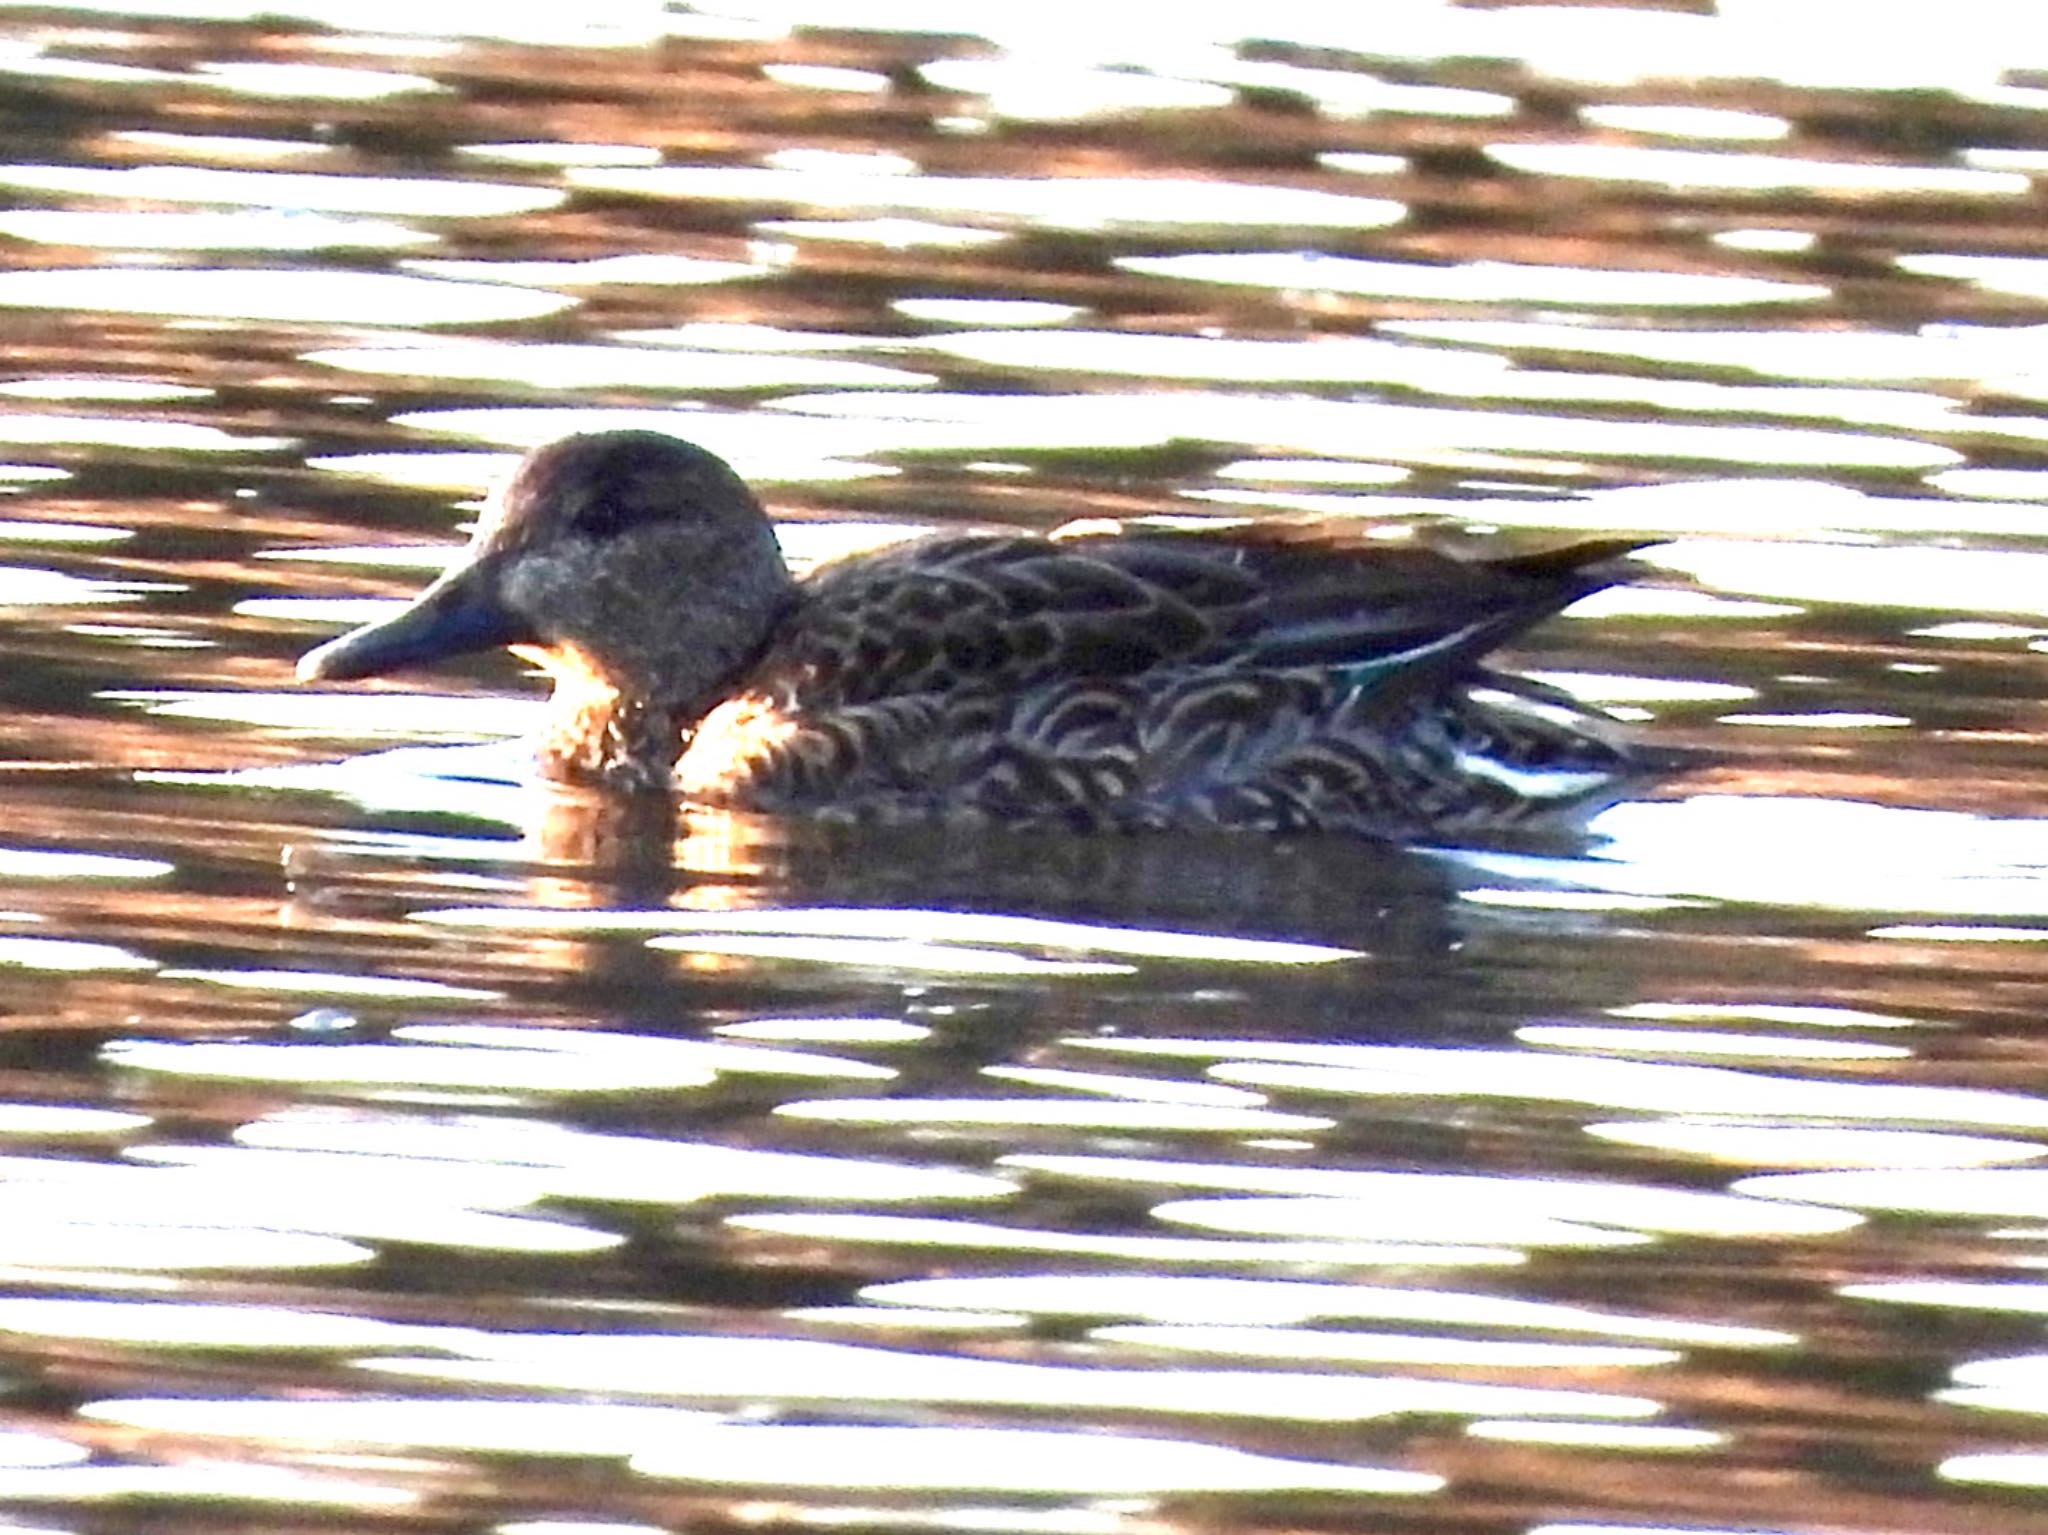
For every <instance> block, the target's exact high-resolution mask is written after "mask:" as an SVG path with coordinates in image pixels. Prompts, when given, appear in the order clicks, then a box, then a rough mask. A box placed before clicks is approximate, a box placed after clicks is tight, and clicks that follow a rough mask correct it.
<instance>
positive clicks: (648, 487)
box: [570, 469, 679, 538]
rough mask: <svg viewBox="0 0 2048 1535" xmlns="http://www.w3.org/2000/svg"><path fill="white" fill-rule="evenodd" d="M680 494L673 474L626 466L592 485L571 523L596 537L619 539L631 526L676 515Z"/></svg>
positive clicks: (582, 531)
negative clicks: (627, 467) (661, 473)
mask: <svg viewBox="0 0 2048 1535" xmlns="http://www.w3.org/2000/svg"><path fill="white" fill-rule="evenodd" d="M678 494H679V492H678V488H677V485H676V481H675V476H674V475H673V474H669V475H659V474H656V473H654V472H652V471H651V470H646V469H643V470H638V471H634V470H631V469H622V470H620V471H618V472H615V473H612V474H608V475H606V476H605V477H604V478H603V479H601V480H599V481H598V482H597V483H596V484H594V485H592V486H591V487H590V491H589V494H588V495H586V496H585V497H584V498H583V500H582V502H581V504H580V505H579V506H578V507H577V508H576V512H575V515H574V516H573V517H572V518H571V519H570V525H571V526H572V527H574V528H575V529H576V531H577V532H579V533H587V534H589V535H590V536H591V537H592V538H615V537H617V536H618V535H619V534H621V533H624V532H626V531H627V530H628V529H631V528H637V527H640V526H641V525H642V524H645V523H650V522H658V521H660V520H662V519H664V518H668V517H673V516H674V515H675V513H676V503H677V499H678Z"/></svg>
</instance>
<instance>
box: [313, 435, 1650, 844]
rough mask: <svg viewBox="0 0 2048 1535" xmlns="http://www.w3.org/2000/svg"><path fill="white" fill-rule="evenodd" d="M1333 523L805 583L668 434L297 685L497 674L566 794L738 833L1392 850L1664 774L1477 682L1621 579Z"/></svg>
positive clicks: (527, 512)
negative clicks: (1274, 838) (1130, 835)
mask: <svg viewBox="0 0 2048 1535" xmlns="http://www.w3.org/2000/svg"><path fill="white" fill-rule="evenodd" d="M1634 547H1636V545H1634V544H1633V543H1631V542H1629V541H1627V540H1620V539H1598V540H1592V541H1587V542H1581V543H1576V544H1572V545H1570V546H1569V547H1566V548H1561V549H1553V550H1549V551H1546V552H1543V553H1537V554H1516V555H1508V556H1502V557H1491V558H1463V557H1453V556H1452V555H1449V554H1446V553H1442V552H1439V551H1437V550H1434V549H1431V548H1428V547H1425V546H1423V545H1422V544H1420V543H1416V542H1412V541H1390V540H1387V539H1374V538H1366V537H1362V536H1361V535H1360V533H1359V532H1358V530H1357V529H1356V528H1355V527H1351V526H1342V525H1336V524H1331V523H1308V524H1305V523H1291V522H1290V523H1278V522H1276V523H1265V524H1257V525H1252V526H1231V527H1228V528H1220V529H1210V530H1193V531H1189V530H1157V529H1151V528H1142V527H1127V528H1117V527H1114V526H1112V527H1108V528H1100V527H1097V526H1095V525H1092V524H1091V525H1082V526H1081V527H1079V528H1077V529H1074V530H1071V531H1066V532H1061V533H1055V534H1053V535H1052V536H1050V537H1041V536H1036V535H1030V534H1022V533H1012V532H970V533H940V534H934V535H931V536H927V537H924V538H918V539H913V540H910V541H907V542H904V543H901V544H897V545H895V546H893V547H890V548H886V549H883V550H881V551H879V552H876V553H868V554H861V555H855V556H851V557H849V558H846V559H842V560H838V561H835V562H832V563H830V564H827V565H824V566H821V567H820V568H818V569H817V570H816V571H814V572H812V573H811V574H810V575H809V576H808V577H807V578H806V579H804V580H802V581H798V580H796V579H795V578H793V577H792V576H791V574H790V572H789V569H788V567H787V566H786V565H785V564H784V562H783V557H782V553H781V550H780V547H779V545H778V544H777V542H776V538H775V534H774V530H773V529H772V527H771V526H770V524H769V521H768V518H767V516H766V514H765V513H763V511H762V510H761V506H760V503H759V502H758V501H756V500H755V498H754V496H753V494H752V492H750V491H749V490H748V488H747V486H746V485H745V483H744V482H742V481H741V479H740V478H739V476H738V475H736V474H735V473H734V472H733V471H732V469H731V468H730V467H728V466H727V465H726V464H725V463H724V462H723V461H722V460H720V459H719V458H717V457H716V456H715V455H713V454H711V453H708V452H706V451H705V450H704V449H702V448H699V447H696V446H694V445H692V444H690V443H687V442H682V441H679V440H678V439H676V438H673V437H668V436H663V435H661V434H658V433H653V432H638V431H618V432H600V433H594V434H591V435H587V436H577V437H569V438H565V439H563V440H562V441H559V442H555V443H552V444H550V445H548V446H546V447H543V448H540V449H537V450H536V451H534V452H533V453H531V454H529V455H528V456H527V458H526V459H525V461H524V462H523V463H522V464H521V465H520V466H519V469H518V470H517V472H516V473H515V474H514V475H513V477H512V479H511V481H510V482H509V484H508V485H507V486H506V487H505V489H504V491H503V493H502V494H501V495H500V496H499V497H498V498H497V499H496V500H495V501H494V502H493V503H492V505H491V507H490V509H489V510H488V511H487V513H486V514H485V516H484V518H483V520H482V522H481V524H480V525H479V526H478V528H477V530H476V534H475V537H474V539H473V541H472V542H471V544H470V547H469V549H468V551H467V552H466V554H465V556H464V557H463V558H462V559H461V560H459V561H458V562H457V563H456V564H455V566H454V567H453V568H451V569H450V570H449V571H448V572H447V573H446V574H444V575H443V576H442V577H441V578H440V579H439V580H437V581H435V582H434V583H433V584H432V585H431V586H430V587H428V588H427V589H426V591H424V592H422V593H421V594H420V596H419V597H418V598H417V599H416V600H415V601H414V602H412V603H411V604H410V605H409V606H407V607H406V608H405V609H404V610H403V611H401V612H399V613H398V614H396V615H394V616H393V617H391V618H388V619H385V620H383V621H382V622H379V623H375V624H371V625H369V626H367V627H365V628H362V629H358V630H356V631H355V632H353V633H351V634H347V635H343V636H342V637H340V638H339V639H335V640H332V641H330V642H329V643H327V644H325V645H322V646H321V647H320V648H318V649H317V650H314V651H312V652H310V653H309V654H308V655H307V656H306V657H305V658H304V659H303V660H302V661H301V662H300V664H299V674H300V676H301V677H302V678H306V679H310V680H319V681H335V680H341V679H347V678H355V677H365V676H370V675H374V674H378V673H382V672H389V671H392V670H395V669H397V668H400V667H406V666H412V665H417V664H421V663H425V662H430V661H433V660H436V659H437V658H440V657H444V656H449V655H454V654H457V653H460V652H463V651H469V650H476V649H480V648H484V647H489V646H500V645H503V646H509V647H511V648H512V649H513V650H514V651H515V652H517V653H518V654H521V655H523V656H526V657H528V658H530V659H531V660H533V661H535V662H537V663H538V664H539V665H540V666H542V667H543V668H545V669H546V670H547V671H548V672H549V673H550V674H551V675H552V677H553V678H554V684H555V690H554V701H553V707H552V721H551V724H550V726H549V728H548V731H547V734H546V737H545V739H544V740H543V741H542V743H541V746H540V757H541V762H542V764H543V767H544V769H545V770H546V771H547V772H548V773H549V774H550V775H551V776H553V777H557V778H561V779H568V780H576V781H582V782H589V783H596V784H600V785H605V786H610V787H615V788H618V789H623V790H633V791H647V790H662V791H673V792H677V793H679V794H681V795H682V796H684V797H685V798H686V799H688V800H691V801H694V802H698V803H706V804H716V805H723V806H728V807H731V808H735V809H743V810H756V811H767V812H777V813H791V814H819V815H829V816H835V817H840V818H872V819H903V818H910V817H928V816H943V817H955V818H960V819H967V820H978V821H985V822H994V823H1005V824H1029V825H1042V826H1054V827H1069V828H1076V829H1085V830H1098V829H1101V830H1111V829H1114V830H1123V829H1138V828H1161V827H1187V826H1209V827H1218V826H1221V827H1243V828H1252V829H1259V830H1269V831H1283V830H1285V831H1294V830H1334V831H1348V832H1357V833H1363V834H1366V835H1370V836H1378V837H1387V838H1410V837H1416V836H1424V835H1443V834H1448V835H1457V834H1461V833H1469V832H1487V831H1491V830H1496V829H1501V828H1507V827H1514V826H1518V825H1522V824H1525V823H1544V822H1550V821H1555V820H1558V819H1571V818H1574V817H1575V816H1576V815H1582V814H1584V813H1586V812H1587V811H1589V810H1590V809H1593V808H1597V807H1598V806H1599V805H1601V804H1605V803H1608V802H1610V801H1612V800H1613V799H1615V798H1617V797H1619V795H1620V794H1621V793H1622V792H1623V791H1624V789H1625V787H1626V786H1627V785H1628V784H1629V783H1631V782H1632V781H1636V780H1640V779H1641V778H1643V777H1646V776H1648V775H1650V774H1652V773H1654V772H1656V771H1659V770H1660V766H1661V764H1660V763H1659V761H1658V760H1657V758H1656V756H1655V755H1654V754H1651V753H1649V752H1647V751H1645V750H1643V749H1640V748H1637V747H1635V746H1633V745H1631V744H1630V743H1629V742H1628V741H1627V740H1626V739H1624V738H1623V737H1622V736H1621V735H1620V734H1619V733H1618V732H1617V731H1616V730H1615V728H1614V722H1613V721H1612V720H1610V719H1609V718H1608V717H1607V716H1605V715H1602V714H1598V713H1596V712H1593V711H1590V710H1588V709H1586V708H1585V707H1583V706H1582V705H1580V704H1578V703H1576V702H1574V701H1573V700H1571V699H1570V698H1569V697H1567V696H1565V695H1564V694H1562V693H1559V692H1557V691H1556V690H1554V689H1552V688H1549V687H1547V686H1545V685H1543V684H1541V683H1537V682H1534V681H1532V680H1530V679H1527V678H1519V677H1515V676H1512V675H1509V674H1505V673H1497V672H1493V671H1489V670H1487V669H1485V668H1484V667H1483V666H1482V665H1481V662H1482V659H1483V658H1484V657H1485V655H1486V654H1487V652H1489V651H1490V650H1492V649H1493V648H1494V647H1496V646H1497V645H1499V644H1501V643H1503V642H1504V641H1506V640H1508V639H1510V638H1511V637H1513V636H1514V635H1516V634H1519V633H1520V632H1521V631H1523V630H1524V629H1527V628H1528V627H1529V626H1531V625H1532V624H1534V623H1536V622H1538V621H1539V620H1541V619H1543V618H1545V617H1547V616H1548V615H1550V614H1552V613H1555V612H1556V611H1558V610H1559V609H1560V608H1563V607H1565V606H1566V605H1567V604H1569V603H1571V602H1572V601H1574V600H1575V599H1577V598H1579V597H1582V596H1584V595H1586V594H1587V593H1588V592H1593V591H1597V590H1598V589H1600V588H1601V587H1603V586H1607V585H1610V584H1612V583H1613V582H1614V581H1616V580H1617V579H1621V578H1622V576H1623V575H1624V574H1625V571H1624V570H1623V568H1621V567H1619V566H1617V564H1616V563H1615V562H1616V561H1617V560H1618V558H1619V557H1620V556H1622V555H1624V554H1627V553H1628V552H1629V551H1630V550H1631V549H1632V548H1634Z"/></svg>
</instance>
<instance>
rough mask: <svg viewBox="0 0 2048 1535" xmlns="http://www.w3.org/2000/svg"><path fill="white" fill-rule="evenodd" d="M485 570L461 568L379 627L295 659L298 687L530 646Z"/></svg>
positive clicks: (526, 630)
mask: <svg viewBox="0 0 2048 1535" xmlns="http://www.w3.org/2000/svg"><path fill="white" fill-rule="evenodd" d="M497 587H498V583H497V581H496V580H495V579H494V576H493V572H492V571H491V569H490V568H489V566H488V565H485V564H472V565H460V566H457V567H456V568H455V569H453V570H451V571H449V572H447V574H445V575H443V576H442V577H441V579H440V580H438V581H436V582H435V583H434V584H433V585H432V586H430V587H428V588H427V589H426V590H425V591H423V592H421V593H420V594H419V596H418V597H416V598H414V599H413V600H412V601H411V602H410V603H408V604H407V605H406V606H405V607H404V608H402V609H400V610H399V611H398V612H396V613H394V614H392V615H391V617H389V618H387V619H385V620H384V621H383V622H381V623H375V624H365V625H364V626H363V627H362V628H360V629H356V630H352V631H351V632H349V633H347V634H344V635H342V636H341V637H340V638H338V639H332V640H329V641H328V642H327V643H326V644H324V645H322V646H320V647H319V648H318V649H315V650H309V651H307V652H306V653H305V654H304V655H303V656H301V657H299V680H300V681H301V682H349V681H352V680H354V679H355V678H357V677H377V676H382V675H383V674H384V673H386V672H395V671H399V670H402V669H404V668H406V667H411V666H425V665H428V664H430V663H432V662H435V661H440V660H445V659H446V658H448V657H449V656H459V655H465V654H467V653H469V652H470V651H473V650H491V649H495V648H497V647H498V646H501V645H523V644H533V643H535V642H537V641H538V639H539V636H538V635H536V634H535V633H534V632H533V626H532V625H531V624H529V623H527V621H526V620H525V619H524V618H522V617H520V616H519V615H518V614H517V613H515V612H513V611H512V609H510V608H509V607H507V606H506V605H505V602H504V600H503V599H502V598H501V597H500V596H499V595H498V590H497Z"/></svg>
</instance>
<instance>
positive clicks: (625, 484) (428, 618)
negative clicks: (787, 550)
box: [299, 431, 795, 782]
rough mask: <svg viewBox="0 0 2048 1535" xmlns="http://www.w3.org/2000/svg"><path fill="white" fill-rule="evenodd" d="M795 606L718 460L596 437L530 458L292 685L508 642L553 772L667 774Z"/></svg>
mask: <svg viewBox="0 0 2048 1535" xmlns="http://www.w3.org/2000/svg"><path fill="white" fill-rule="evenodd" d="M794 596H795V585H794V583H793V581H792V580H791V577H790V574H789V568H788V566H786V565H785V564H784V563H783V559H782V553H781V549H780V547H779V546H778V545H777V543H776V541H775V533H774V530H773V528H772V527H771V526H770V525H769V522H768V518H767V516H766V514H765V513H763V511H762V510H761V505H760V503H759V502H758V501H756V500H755V499H754V496H753V493H752V492H751V491H749V490H748V489H747V487H746V484H745V483H744V482H743V481H742V480H741V479H740V477H739V476H738V475H736V474H735V473H733V471H732V469H731V468H730V467H729V466H728V465H727V464H726V463H725V462H724V461H723V460H722V459H720V458H718V457H717V456H716V455H715V454H712V453H708V452H706V451H705V450H704V449H702V448H700V447H697V446H695V445H694V444H692V443H687V442H683V441H682V440H680V439H678V438H674V437H668V436H664V435H662V434H661V433H658V432H637V431H621V432H595V433H591V434H589V435H586V436H577V437H565V438H563V439H562V440H561V441H559V442H554V443H550V444H549V445H547V446H546V447H543V448H537V449H535V450H534V451H533V452H532V453H530V454H528V455H527V456H526V458H525V460H524V461H523V462H521V464H520V465H519V467H518V469H517V470H516V471H515V472H514V474H513V476H512V478H511V479H510V481H508V482H507V483H506V485H505V487H504V489H503V490H502V491H501V492H500V493H499V494H498V495H497V496H496V497H495V498H494V499H493V500H492V501H491V503H490V505H489V506H488V508H487V509H486V510H485V513H484V516H483V518H482V520H481V521H480V522H479V523H478V525H477V529H476V534H475V536H474V537H473V538H472V539H471V541H470V546H469V548H468V549H467V550H466V551H465V552H464V554H463V556H462V557H461V558H460V559H458V560H457V561H456V563H455V564H454V565H453V566H451V567H450V568H449V569H448V571H447V572H446V573H445V574H443V575H442V576H441V577H440V579H438V580H437V581H435V582H434V583H433V585H431V586H429V587H428V588H427V589H426V590H425V591H424V592H422V593H420V595H419V596H418V597H417V598H415V599H414V600H413V601H412V602H411V603H409V604H408V605H407V606H406V607H405V608H404V609H402V610H401V611H400V612H398V613H395V614H393V615H392V616H391V617H390V618H387V619H384V620H383V621H382V622H379V623H374V624H370V625H367V626H365V627H364V628H361V629H357V630H355V631H353V632H352V633H349V634H344V635H342V636H341V637H340V638H339V639H334V640H330V641H328V642H327V643H326V644H325V645H322V646H320V647H319V648H318V649H317V650H312V651H309V652H307V654H306V655H305V656H304V657H302V658H301V659H300V661H299V676H300V678H301V679H302V680H306V681H322V682H329V681H345V680H348V679H352V678H357V677H370V676H376V675H379V674H382V673H385V672H391V671H397V670H399V669H401V668H405V667H412V666H419V665H424V664H426V663H429V662H432V661H437V660H440V659H442V658H443V657H447V656H454V655H460V654H463V653H465V652H468V651H474V650H483V649H488V648H491V647H494V646H508V647H510V648H511V649H513V650H514V651H516V652H517V653H519V654H520V655H522V656H525V657H527V658H528V659H530V660H532V661H535V662H537V663H538V664H539V665H540V666H542V667H543V668H545V669H546V670H547V671H548V672H549V674H550V675H552V676H553V678H554V680H555V724H554V727H553V731H552V733H551V735H550V737H549V739H548V741H547V742H546V743H544V746H543V760H544V763H545V764H546V765H547V766H548V767H549V769H550V770H551V771H554V772H556V773H557V774H558V775H559V776H563V777H570V778H598V779H607V780H612V781H616V782H633V781H636V780H639V781H645V780H648V779H650V778H652V777H653V775H655V773H656V772H657V771H658V773H659V776H660V777H661V778H664V779H665V777H666V775H667V771H668V767H669V765H670V763H671V762H673V760H674V757H675V753H676V746H677V731H678V730H679V729H683V728H687V727H688V726H689V725H690V724H691V723H692V722H693V721H694V720H695V719H696V718H697V717H698V716H699V715H701V714H702V713H703V711H704V710H705V709H707V708H709V707H710V706H711V705H712V704H713V703H715V702H716V701H717V699H718V698H719V696H720V695H721V693H722V692H723V690H724V689H725V687H726V686H728V685H729V684H730V683H731V682H732V681H733V680H734V679H735V678H736V677H737V675H738V674H739V673H740V672H741V671H742V670H744V669H745V667H746V666H747V665H748V663H749V662H751V661H752V660H753V659H754V658H755V656H757V655H758V654H759V653H760V652H761V651H762V649H763V648H764V647H765V646H766V644H767V642H768V639H769V636H770V634H771V633H772V631H773V630H774V628H775V625H776V624H777V622H778V621H779V620H780V619H781V618H782V616H783V614H784V613H785V612H786V611H787V609H788V607H789V605H790V604H791V602H792V601H793V600H794ZM643 759H644V760H643ZM657 759H658V760H657Z"/></svg>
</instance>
